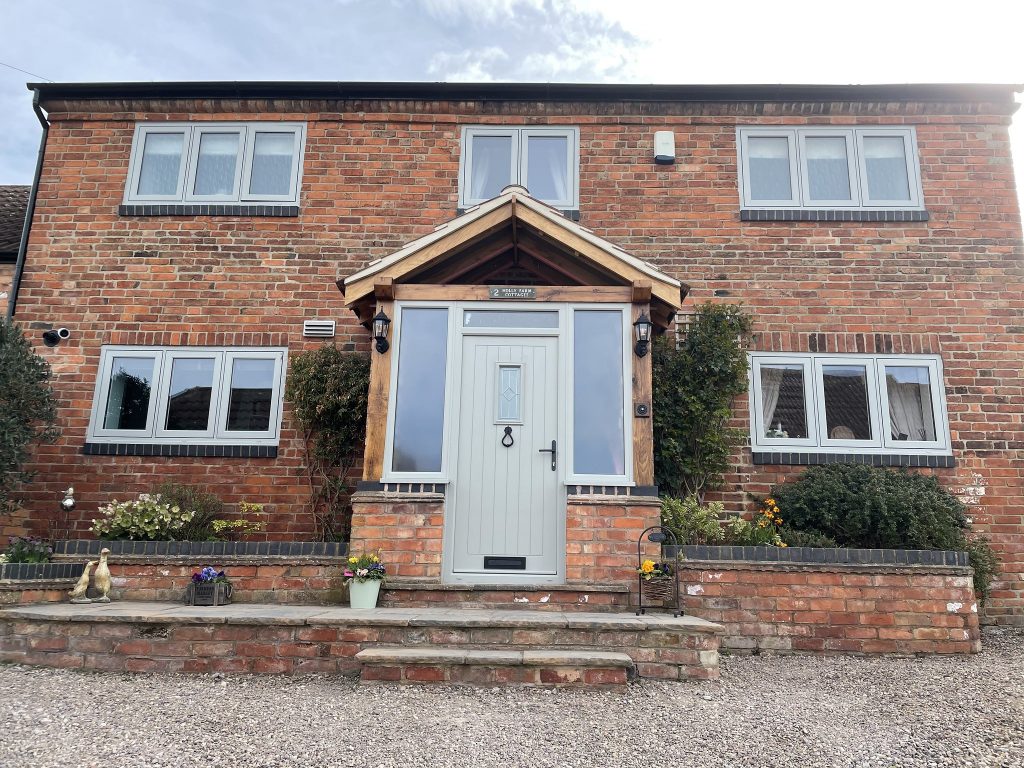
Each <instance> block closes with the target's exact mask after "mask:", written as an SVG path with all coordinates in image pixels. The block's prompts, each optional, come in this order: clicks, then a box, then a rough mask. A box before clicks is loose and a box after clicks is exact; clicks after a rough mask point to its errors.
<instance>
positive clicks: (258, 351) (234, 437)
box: [86, 345, 288, 446]
mask: <svg viewBox="0 0 1024 768" xmlns="http://www.w3.org/2000/svg"><path fill="white" fill-rule="evenodd" d="M118 357H137V358H154V359H155V362H154V367H153V384H152V389H151V391H150V401H149V410H148V412H147V416H146V419H147V420H146V429H144V430H134V429H132V430H125V429H105V428H103V422H104V418H105V414H106V403H107V398H108V396H109V391H110V373H111V369H112V367H113V361H114V359H115V358H118ZM210 357H213V358H216V363H215V368H214V388H213V389H214V391H213V392H211V395H210V424H211V427H210V429H207V430H204V431H202V432H201V433H200V432H199V431H198V430H196V431H192V430H189V431H182V430H168V429H166V428H165V426H164V425H165V424H166V417H167V409H168V407H169V400H168V396H167V395H168V391H169V386H170V379H171V371H172V367H173V361H174V360H175V359H179V358H181V359H188V358H191V359H196V358H210ZM235 357H244V358H251V357H260V358H270V357H272V358H275V359H276V360H277V364H276V366H275V369H274V386H273V390H272V392H271V398H272V402H271V418H270V428H269V429H268V430H267V431H266V432H259V433H255V432H229V431H227V429H225V428H224V427H225V426H226V416H227V411H226V408H227V400H226V398H225V389H226V388H227V389H230V377H229V375H228V374H227V373H226V371H230V367H226V366H225V361H228V360H233V359H234V358H235ZM287 364H288V349H287V347H208V346H204V347H183V346H125V345H104V346H103V347H101V348H100V360H99V364H98V366H97V381H96V384H95V386H94V388H93V403H92V410H91V412H90V418H89V427H88V431H87V433H86V439H87V442H90V443H133V444H140V445H146V444H148V445H160V444H166V443H168V442H173V443H176V444H179V445H252V446H277V445H278V442H279V440H280V433H281V414H282V412H283V409H284V381H285V373H286V371H287ZM222 425H223V426H222Z"/></svg>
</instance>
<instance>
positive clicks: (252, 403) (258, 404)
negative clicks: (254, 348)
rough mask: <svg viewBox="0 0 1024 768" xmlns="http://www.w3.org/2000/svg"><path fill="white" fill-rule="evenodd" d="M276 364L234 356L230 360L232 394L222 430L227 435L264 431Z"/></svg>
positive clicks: (268, 415)
mask: <svg viewBox="0 0 1024 768" xmlns="http://www.w3.org/2000/svg"><path fill="white" fill-rule="evenodd" d="M274 368H275V361H274V360H271V359H267V358H244V357H236V358H235V359H234V360H232V361H231V394H230V396H229V397H228V415H227V424H226V425H225V428H226V429H227V430H228V431H229V432H266V431H267V430H268V429H270V410H271V406H272V405H273V401H274Z"/></svg>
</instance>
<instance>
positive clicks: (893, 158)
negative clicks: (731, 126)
mask: <svg viewBox="0 0 1024 768" xmlns="http://www.w3.org/2000/svg"><path fill="white" fill-rule="evenodd" d="M737 147H738V151H739V171H740V195H741V199H742V205H743V207H744V208H809V209H824V208H849V209H869V210H887V209H903V210H911V209H921V208H922V198H921V188H920V173H919V167H918V160H917V142H916V138H915V134H914V129H913V128H876V127H872V128H833V127H820V128H819V127H813V126H808V127H804V128H786V127H779V128H762V127H757V128H753V127H751V128H739V129H738V132H737Z"/></svg>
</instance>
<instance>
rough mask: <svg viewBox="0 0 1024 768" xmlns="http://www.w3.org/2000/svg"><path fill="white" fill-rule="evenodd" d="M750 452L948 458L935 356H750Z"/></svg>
mask: <svg viewBox="0 0 1024 768" xmlns="http://www.w3.org/2000/svg"><path fill="white" fill-rule="evenodd" d="M750 368H751V378H752V393H751V414H750V417H751V418H750V423H751V431H752V435H751V438H752V440H751V442H752V445H753V448H754V450H755V451H782V452H790V453H792V452H799V453H830V452H831V453H893V454H900V453H942V454H946V455H948V454H949V449H950V442H949V430H948V427H947V426H946V425H947V422H946V411H945V400H944V397H943V389H942V369H941V364H940V362H939V359H938V357H936V356H934V355H911V356H903V355H828V354H820V355H786V354H774V353H755V354H753V355H751V366H750Z"/></svg>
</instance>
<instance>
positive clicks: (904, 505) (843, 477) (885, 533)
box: [772, 464, 995, 598]
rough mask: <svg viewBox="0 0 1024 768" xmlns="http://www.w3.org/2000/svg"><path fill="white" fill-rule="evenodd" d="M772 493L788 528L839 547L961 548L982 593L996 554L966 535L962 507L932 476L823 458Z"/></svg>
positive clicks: (985, 590) (965, 517) (988, 582)
mask: <svg viewBox="0 0 1024 768" xmlns="http://www.w3.org/2000/svg"><path fill="white" fill-rule="evenodd" d="M772 496H773V497H774V498H775V500H776V502H778V505H779V508H780V509H781V513H782V516H783V517H784V519H785V520H786V525H787V527H788V528H790V529H792V530H793V531H799V532H801V533H802V534H803V535H807V536H823V537H826V538H828V539H832V540H834V541H835V542H836V543H837V544H838V545H839V546H841V547H858V548H865V549H945V550H966V551H968V552H969V553H970V554H971V564H972V566H974V567H975V584H976V586H977V588H978V591H979V592H981V594H982V596H983V598H984V597H985V596H987V594H988V591H989V586H990V584H991V580H992V576H993V575H994V573H995V572H994V570H993V567H994V565H995V556H994V554H993V553H992V550H991V548H990V547H989V546H988V543H987V541H985V540H984V539H980V538H971V537H969V536H968V523H967V514H966V507H965V506H964V504H963V502H961V501H960V500H959V499H958V498H957V497H956V496H954V495H953V494H952V493H950V492H949V491H948V490H946V489H945V488H943V487H942V485H941V484H940V483H939V481H938V480H937V479H936V478H935V477H932V476H930V475H922V474H917V473H915V472H909V471H906V470H894V469H885V468H882V467H869V466H866V465H863V464H827V465H825V466H821V467H810V468H809V469H807V470H806V471H805V472H804V473H803V474H802V475H801V476H800V477H799V478H797V479H796V480H793V481H791V482H788V483H783V484H782V485H779V486H776V487H775V488H773V489H772ZM787 535H789V534H784V538H785V536H787Z"/></svg>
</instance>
